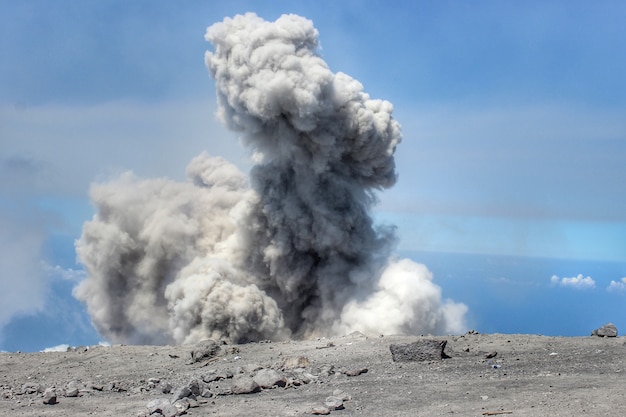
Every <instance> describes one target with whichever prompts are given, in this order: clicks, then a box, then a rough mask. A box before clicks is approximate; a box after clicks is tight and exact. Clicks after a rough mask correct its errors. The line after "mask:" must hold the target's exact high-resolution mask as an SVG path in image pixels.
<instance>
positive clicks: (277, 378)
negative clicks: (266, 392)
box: [253, 369, 287, 388]
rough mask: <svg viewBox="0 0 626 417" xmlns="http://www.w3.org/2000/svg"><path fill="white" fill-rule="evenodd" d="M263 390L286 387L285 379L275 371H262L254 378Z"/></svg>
mask: <svg viewBox="0 0 626 417" xmlns="http://www.w3.org/2000/svg"><path fill="white" fill-rule="evenodd" d="M253 380H254V382H256V383H257V384H259V386H260V387H261V388H272V387H275V386H279V387H284V386H285V385H286V384H287V380H286V379H285V377H284V376H283V375H282V374H281V373H279V372H276V371H275V370H273V369H261V370H260V371H259V372H257V374H256V375H255V376H254V378H253Z"/></svg>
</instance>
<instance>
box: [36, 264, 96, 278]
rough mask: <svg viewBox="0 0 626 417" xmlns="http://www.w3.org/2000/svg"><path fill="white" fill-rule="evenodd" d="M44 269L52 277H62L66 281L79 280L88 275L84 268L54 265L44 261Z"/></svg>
mask: <svg viewBox="0 0 626 417" xmlns="http://www.w3.org/2000/svg"><path fill="white" fill-rule="evenodd" d="M42 266H43V269H44V271H45V272H46V273H47V274H48V276H49V277H52V278H57V277H58V278H61V279H62V280H64V281H72V282H79V281H82V280H83V279H84V278H85V277H86V273H85V271H84V270H82V269H72V268H63V267H61V266H59V265H56V266H52V265H50V264H48V263H46V262H42Z"/></svg>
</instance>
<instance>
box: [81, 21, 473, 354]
mask: <svg viewBox="0 0 626 417" xmlns="http://www.w3.org/2000/svg"><path fill="white" fill-rule="evenodd" d="M206 39H207V40H208V41H209V42H211V43H212V44H213V46H214V51H213V52H207V54H206V64H207V67H208V69H209V71H210V73H211V75H212V76H213V77H214V79H215V82H216V86H217V91H218V102H219V106H220V107H219V112H218V116H219V117H220V118H221V120H222V121H223V122H224V123H225V124H226V125H227V126H228V127H230V128H231V129H233V130H235V131H238V132H240V133H241V136H242V137H243V139H244V143H245V144H246V145H247V146H248V147H250V148H251V149H252V151H253V155H254V157H253V159H254V162H255V165H254V167H253V168H252V170H251V172H250V175H249V177H248V178H246V176H245V175H244V174H242V173H241V172H240V171H239V170H238V169H237V168H236V167H235V166H234V165H232V164H230V163H228V162H227V161H225V160H223V159H222V158H216V157H211V156H209V155H208V154H202V155H200V156H198V157H196V158H195V159H194V160H192V161H191V163H190V165H189V167H188V168H187V173H188V177H189V180H188V181H187V182H185V183H179V182H174V181H170V180H166V179H152V180H143V179H139V178H135V177H134V176H132V174H125V175H123V176H122V177H120V178H118V179H116V180H113V181H111V182H108V183H105V184H96V185H94V186H93V187H92V190H91V198H92V200H93V202H94V205H95V206H96V208H97V213H96V215H95V216H94V218H93V220H92V221H90V222H88V223H86V224H85V226H84V229H83V234H82V236H81V238H80V240H79V241H78V242H77V253H78V256H79V258H80V260H81V262H82V263H83V264H84V265H85V268H86V270H87V274H88V277H87V279H85V280H84V281H83V282H81V283H80V285H79V286H78V287H77V288H76V289H75V295H76V297H77V298H79V299H80V300H82V301H83V302H85V303H86V305H87V308H88V311H89V313H90V314H91V317H92V320H93V323H94V325H95V326H96V328H97V329H98V331H99V332H100V333H101V334H102V335H103V336H104V337H106V338H107V339H109V340H110V341H112V342H123V343H171V342H175V343H192V342H196V341H198V340H201V339H205V338H218V339H219V338H221V339H227V340H230V341H232V342H245V341H250V340H259V339H268V338H269V339H283V338H287V337H294V338H305V337H312V336H320V335H329V334H340V333H347V332H350V331H354V330H360V331H364V332H366V333H371V334H376V333H385V334H392V333H410V334H419V333H446V332H449V333H454V332H459V331H462V330H463V329H464V323H463V321H464V314H465V312H466V307H465V306H464V305H463V304H458V303H454V302H452V301H446V302H443V301H442V298H441V290H440V288H439V287H437V286H436V285H435V284H433V283H432V276H431V274H430V272H429V271H428V270H427V269H426V267H424V266H423V265H419V264H416V263H414V262H412V261H410V260H408V259H402V260H397V259H394V258H393V257H391V250H392V246H393V244H394V242H395V236H394V231H393V228H391V227H382V226H375V225H374V224H373V221H372V219H371V217H370V215H369V212H370V209H371V207H372V205H373V204H374V203H375V196H374V192H376V191H378V190H381V189H384V188H388V187H391V186H392V185H393V184H394V183H395V181H396V173H395V165H394V159H393V155H394V152H395V149H396V146H397V145H398V143H400V140H401V132H400V126H399V124H398V123H397V122H396V121H395V120H394V119H393V118H392V115H391V113H392V110H393V106H392V105H391V103H389V102H387V101H383V100H373V99H370V97H369V96H368V95H367V94H366V93H365V92H364V91H363V86H362V85H361V84H360V83H359V82H358V81H356V80H354V79H353V78H351V77H349V76H348V75H345V74H343V73H333V72H332V71H331V70H330V69H329V68H328V66H327V65H326V63H325V62H324V61H323V60H322V58H321V57H320V56H319V55H318V54H317V49H318V33H317V30H316V29H315V28H314V26H313V24H312V22H311V21H309V20H307V19H304V18H302V17H299V16H295V15H283V16H281V17H280V18H279V19H278V20H276V21H275V22H267V21H265V20H263V19H261V18H259V17H257V16H256V15H254V14H246V15H239V16H235V17H234V18H232V19H231V18H227V19H225V20H224V21H223V22H220V23H216V24H214V25H213V26H211V27H209V28H208V29H207V33H206Z"/></svg>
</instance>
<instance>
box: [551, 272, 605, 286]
mask: <svg viewBox="0 0 626 417" xmlns="http://www.w3.org/2000/svg"><path fill="white" fill-rule="evenodd" d="M550 282H552V284H555V285H559V286H561V287H569V288H576V289H578V290H587V289H592V288H595V287H596V282H595V281H594V280H593V278H591V277H583V275H582V274H578V276H575V277H571V278H566V277H563V278H559V277H558V276H556V275H552V278H550Z"/></svg>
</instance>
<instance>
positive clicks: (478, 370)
mask: <svg viewBox="0 0 626 417" xmlns="http://www.w3.org/2000/svg"><path fill="white" fill-rule="evenodd" d="M429 340H436V341H441V342H445V343H441V344H440V346H443V347H444V353H445V355H444V356H449V357H447V358H437V357H428V356H426V357H424V356H421V357H419V358H417V359H420V360H416V361H407V362H399V361H394V360H393V359H392V354H391V350H390V346H391V345H395V346H398V345H399V346H403V345H406V344H410V343H413V342H420V343H422V342H424V341H429ZM431 345H432V344H431ZM434 345H437V342H434ZM409 356H410V355H409ZM625 358H626V339H625V338H623V337H598V336H589V337H545V336H535V335H507V334H478V333H476V332H469V333H467V334H465V335H462V336H446V337H406V336H403V337H400V336H393V337H390V336H381V337H375V338H372V337H369V338H368V337H365V336H363V335H361V334H352V335H349V336H345V337H336V338H322V339H316V340H308V341H289V342H275V343H269V342H261V343H250V344H245V345H218V344H212V343H209V342H206V343H203V344H201V345H198V346H177V347H172V346H112V347H103V346H95V347H89V348H82V347H81V348H75V349H71V350H70V351H68V352H62V353H61V352H51V353H0V414H1V415H3V416H50V417H55V416H87V415H98V416H142V417H144V416H151V417H161V416H177V415H189V416H194V415H195V416H209V415H216V416H310V415H326V414H330V415H334V416H337V417H348V416H357V415H359V416H361V415H362V416H449V415H458V416H485V415H492V416H495V415H512V416H568V417H572V416H583V415H591V416H624V415H626V390H625V387H626V364H625V363H624V360H625ZM405 359H406V358H405ZM414 359H415V358H414Z"/></svg>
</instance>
